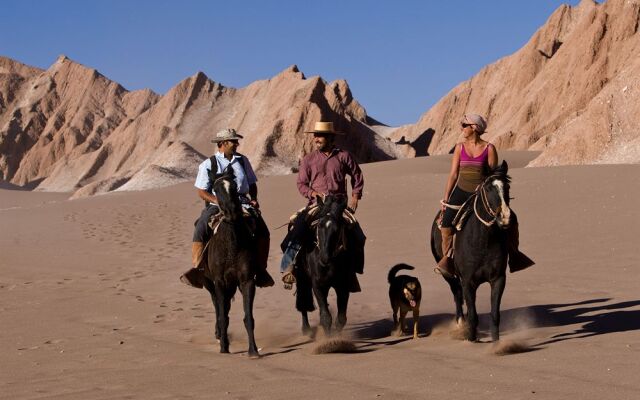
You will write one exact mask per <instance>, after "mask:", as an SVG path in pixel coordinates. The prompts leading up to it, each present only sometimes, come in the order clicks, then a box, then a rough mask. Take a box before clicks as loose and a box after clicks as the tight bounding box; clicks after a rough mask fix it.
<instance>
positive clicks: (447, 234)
mask: <svg viewBox="0 0 640 400" xmlns="http://www.w3.org/2000/svg"><path fill="white" fill-rule="evenodd" d="M440 232H441V233H442V258H441V259H440V261H438V265H436V268H435V269H434V271H435V272H436V273H438V274H440V275H442V276H444V277H448V278H452V277H454V276H455V270H454V268H453V260H452V259H451V257H450V256H449V251H450V250H451V245H452V244H453V228H441V229H440Z"/></svg>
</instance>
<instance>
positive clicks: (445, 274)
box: [433, 257, 456, 278]
mask: <svg viewBox="0 0 640 400" xmlns="http://www.w3.org/2000/svg"><path fill="white" fill-rule="evenodd" d="M440 261H442V260H440ZM449 263H451V259H450V258H448V257H447V264H449ZM433 272H435V273H436V274H438V275H442V276H443V277H445V278H455V277H456V274H455V269H454V272H453V273H452V272H449V271H447V270H446V269H444V268H441V267H440V263H439V262H438V263H437V264H436V266H435V268H433Z"/></svg>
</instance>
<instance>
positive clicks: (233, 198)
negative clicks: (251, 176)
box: [213, 167, 242, 221]
mask: <svg viewBox="0 0 640 400" xmlns="http://www.w3.org/2000/svg"><path fill="white" fill-rule="evenodd" d="M235 178H236V176H235V174H234V172H233V168H230V167H227V168H225V170H224V171H223V172H222V173H221V174H220V175H218V176H217V178H216V179H215V181H213V191H214V192H215V194H216V197H217V198H218V205H219V206H220V209H221V210H222V213H223V214H224V216H225V218H226V219H227V220H230V221H235V220H236V219H237V218H238V217H240V216H241V215H242V208H241V205H240V200H239V198H238V184H237V183H236V179H235Z"/></svg>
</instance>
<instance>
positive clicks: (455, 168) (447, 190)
mask: <svg viewBox="0 0 640 400" xmlns="http://www.w3.org/2000/svg"><path fill="white" fill-rule="evenodd" d="M460 146H462V145H461V144H458V145H456V148H455V150H454V151H453V158H452V159H451V170H450V171H449V178H448V179H447V184H446V186H445V187H444V197H443V198H442V199H443V200H444V201H447V200H448V199H449V196H450V195H451V192H452V191H453V187H454V186H455V185H456V181H457V180H458V172H459V171H460Z"/></svg>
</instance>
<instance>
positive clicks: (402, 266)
mask: <svg viewBox="0 0 640 400" xmlns="http://www.w3.org/2000/svg"><path fill="white" fill-rule="evenodd" d="M403 269H408V270H412V269H415V268H413V267H412V266H411V265H407V264H396V265H394V266H393V267H391V269H390V270H389V275H387V280H388V281H389V283H391V281H392V280H393V278H395V277H396V274H397V273H398V271H400V270H403Z"/></svg>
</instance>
